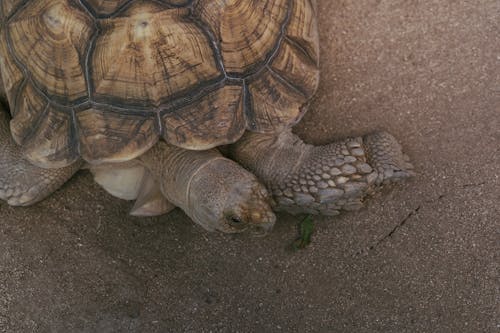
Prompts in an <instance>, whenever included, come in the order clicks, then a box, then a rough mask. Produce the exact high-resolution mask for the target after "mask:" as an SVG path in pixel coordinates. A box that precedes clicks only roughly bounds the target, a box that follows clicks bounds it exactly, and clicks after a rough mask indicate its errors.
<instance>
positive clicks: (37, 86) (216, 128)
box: [0, 0, 319, 167]
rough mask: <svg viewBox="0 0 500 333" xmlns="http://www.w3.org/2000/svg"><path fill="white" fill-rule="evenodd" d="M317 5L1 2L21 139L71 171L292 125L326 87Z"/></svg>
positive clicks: (7, 76) (285, 1)
mask: <svg viewBox="0 0 500 333" xmlns="http://www.w3.org/2000/svg"><path fill="white" fill-rule="evenodd" d="M314 2H315V0H163V1H159V0H155V1H153V0H150V1H147V0H145V1H132V0H28V1H26V0H2V1H1V2H0V18H1V21H0V22H1V26H0V28H1V31H0V70H1V76H2V77H3V81H4V86H5V91H6V95H7V99H8V101H9V105H10V106H11V108H10V111H11V114H12V121H11V130H12V135H13V137H14V139H15V141H16V142H17V143H18V144H19V145H21V146H22V147H23V149H24V152H25V154H26V156H27V157H28V158H29V159H30V160H31V161H32V162H33V163H35V164H37V165H39V166H42V167H63V166H66V165H69V164H70V163H73V162H74V161H76V160H77V159H79V158H81V157H82V158H83V159H85V160H86V161H88V162H91V163H99V162H117V161H126V160H130V159H133V158H135V157H137V156H139V155H141V154H142V153H144V152H145V151H147V150H148V149H149V148H151V147H152V146H153V145H154V144H155V143H156V142H157V141H158V139H159V138H160V137H162V138H163V139H164V140H166V141H167V142H169V143H171V144H174V145H176V146H179V147H183V148H187V149H197V150H202V149H209V148H212V147H215V146H218V145H223V144H229V143H232V142H235V141H237V140H238V139H239V138H240V137H241V136H242V135H243V133H244V131H245V130H250V131H254V132H262V133H264V132H266V133H269V132H274V131H280V130H283V129H285V128H289V127H291V126H293V125H294V124H295V123H297V122H298V121H299V120H300V118H301V117H302V115H303V113H304V110H305V108H304V105H305V104H306V103H307V101H308V100H309V98H310V97H311V96H312V95H313V93H314V92H315V90H316V88H317V85H318V79H319V72H318V53H319V50H318V33H317V26H316V18H315V14H316V13H315V10H316V7H315V3H314Z"/></svg>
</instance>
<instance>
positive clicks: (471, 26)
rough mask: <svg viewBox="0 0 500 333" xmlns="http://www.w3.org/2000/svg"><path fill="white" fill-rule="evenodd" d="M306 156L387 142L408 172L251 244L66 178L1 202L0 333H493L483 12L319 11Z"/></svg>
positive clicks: (433, 4)
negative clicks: (318, 75)
mask: <svg viewBox="0 0 500 333" xmlns="http://www.w3.org/2000/svg"><path fill="white" fill-rule="evenodd" d="M318 6H319V26H320V30H321V41H322V43H321V53H322V65H321V66H322V82H321V87H320V89H319V91H318V94H317V96H316V97H315V99H314V100H313V102H312V105H311V111H310V112H309V113H308V114H307V115H306V117H305V119H304V121H303V122H302V123H301V124H300V125H299V126H298V127H297V133H299V134H300V135H302V136H303V137H304V138H305V139H307V140H308V141H309V142H314V143H326V142H329V141H331V140H333V139H336V138H342V137H345V136H349V135H358V134H363V133H366V132H369V131H372V130H374V129H382V128H383V129H387V130H389V131H390V132H392V133H393V134H394V135H395V136H397V137H398V138H399V139H400V140H401V142H402V144H403V145H404V147H405V148H406V151H407V152H408V154H409V155H410V156H411V158H412V160H413V162H414V164H415V167H416V170H417V171H418V176H417V177H416V178H415V179H414V180H412V181H410V182H407V183H405V184H402V185H399V186H396V187H394V188H392V189H386V190H384V191H383V192H382V193H381V194H380V195H377V196H376V197H374V198H372V199H370V200H369V201H368V203H367V206H366V208H364V209H363V210H361V211H360V212H356V213H346V214H343V215H341V216H340V217H338V218H317V219H315V221H316V222H317V227H316V232H315V235H314V238H313V243H312V245H311V246H310V247H308V248H307V249H305V250H302V251H299V252H292V251H290V250H289V248H288V246H289V244H290V243H291V241H292V240H293V239H294V238H295V237H296V234H297V229H296V224H297V222H298V221H299V220H300V217H292V216H289V215H280V216H279V222H278V225H277V227H276V228H275V230H274V231H273V232H272V234H271V235H269V236H268V237H267V238H254V237H251V236H245V235H239V236H230V235H229V236H228V235H221V234H208V233H205V232H204V231H203V230H201V229H200V228H199V227H197V226H195V225H193V223H191V222H190V221H189V220H188V219H187V218H186V217H185V215H184V214H183V213H181V212H180V211H178V210H176V211H174V213H172V214H171V215H169V216H165V217H160V218H149V219H140V218H134V217H130V216H128V215H127V211H128V210H129V209H130V208H131V206H132V205H131V203H129V202H124V201H120V200H118V199H114V198H112V197H110V196H109V195H107V194H106V193H104V192H103V190H101V189H100V188H99V187H98V186H97V185H95V184H94V183H93V182H92V179H91V177H90V175H89V174H88V173H86V172H81V173H80V174H79V175H78V176H77V177H75V178H74V179H73V180H71V181H70V182H69V183H68V184H67V185H66V186H65V187H64V188H63V189H61V190H60V191H58V192H57V193H56V194H55V195H54V196H52V197H51V198H50V199H48V200H47V201H45V202H43V203H40V204H38V205H36V206H35V207H31V208H27V209H25V208H10V207H8V206H7V205H6V204H5V203H1V204H0V217H1V223H0V331H2V332H498V330H499V329H500V308H499V303H500V290H499V289H500V281H499V279H500V275H499V271H500V267H499V266H500V241H499V239H500V237H499V236H500V232H499V231H500V180H499V175H500V148H499V147H500V2H499V1H498V0H476V1H466V0H428V1H416V0H356V1H337V0H319V1H318Z"/></svg>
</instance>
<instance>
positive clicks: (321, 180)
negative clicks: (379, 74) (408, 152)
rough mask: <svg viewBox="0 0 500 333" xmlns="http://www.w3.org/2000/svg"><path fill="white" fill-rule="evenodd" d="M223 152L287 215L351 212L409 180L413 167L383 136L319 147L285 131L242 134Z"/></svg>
mask: <svg viewBox="0 0 500 333" xmlns="http://www.w3.org/2000/svg"><path fill="white" fill-rule="evenodd" d="M229 154H230V157H232V158H233V159H234V160H235V161H237V162H239V163H241V164H242V165H243V166H245V167H246V168H247V169H248V170H250V171H251V172H253V173H254V174H255V175H257V178H259V179H260V180H261V181H263V182H264V183H265V184H266V186H267V188H268V189H269V190H270V191H271V192H272V193H273V196H274V198H275V200H276V201H277V203H278V207H277V209H278V210H284V211H288V212H290V213H310V214H323V215H337V214H338V213H339V211H340V210H356V209H358V208H360V207H361V206H362V200H363V198H364V197H365V196H366V195H367V194H369V193H371V192H373V191H374V190H375V189H376V188H377V187H379V186H380V185H383V184H386V183H390V182H395V181H399V180H401V179H404V178H407V177H409V176H410V175H412V169H413V167H412V165H411V164H410V163H409V162H408V158H407V157H406V156H405V155H404V154H403V153H402V150H401V146H400V145H399V144H398V143H397V141H396V139H394V137H393V136H392V135H390V134H388V133H385V132H380V133H374V134H371V135H366V136H364V137H357V138H352V139H347V140H344V141H340V142H335V143H331V144H329V145H325V146H313V145H309V144H305V143H304V142H303V141H302V140H301V139H300V138H299V137H297V136H296V135H294V134H292V132H291V131H286V132H283V133H281V134H280V135H266V134H255V133H247V134H245V136H244V137H243V138H242V139H241V140H240V141H238V142H237V143H236V144H234V145H232V146H231V147H230V153H229Z"/></svg>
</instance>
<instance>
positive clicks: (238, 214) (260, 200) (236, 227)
mask: <svg viewBox="0 0 500 333" xmlns="http://www.w3.org/2000/svg"><path fill="white" fill-rule="evenodd" d="M271 206H272V199H271V197H270V195H269V194H268V192H267V190H266V189H265V188H264V187H263V186H262V185H261V184H260V183H258V182H257V181H255V182H254V183H253V184H252V183H239V184H238V186H237V187H235V188H233V189H232V191H231V192H230V194H229V196H228V199H227V201H226V203H225V204H224V210H223V214H222V219H221V220H220V221H219V223H218V228H217V229H218V230H220V231H222V232H226V233H238V232H243V231H250V232H252V233H255V234H259V235H265V234H267V232H269V231H270V230H271V229H272V228H273V226H274V223H275V221H276V216H275V215H274V213H273V211H272V209H271Z"/></svg>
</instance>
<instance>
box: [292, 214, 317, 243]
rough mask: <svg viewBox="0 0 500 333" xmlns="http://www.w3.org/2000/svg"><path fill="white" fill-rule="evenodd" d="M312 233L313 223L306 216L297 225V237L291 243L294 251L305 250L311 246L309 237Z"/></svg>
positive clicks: (309, 217)
mask: <svg viewBox="0 0 500 333" xmlns="http://www.w3.org/2000/svg"><path fill="white" fill-rule="evenodd" d="M313 232H314V221H313V218H312V216H311V215H308V216H306V217H305V218H304V219H303V220H302V221H301V222H300V223H299V237H298V238H297V239H296V240H295V241H294V242H293V243H292V247H293V249H294V250H295V251H298V250H301V249H304V248H306V247H307V246H308V245H309V244H311V237H312V234H313Z"/></svg>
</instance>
